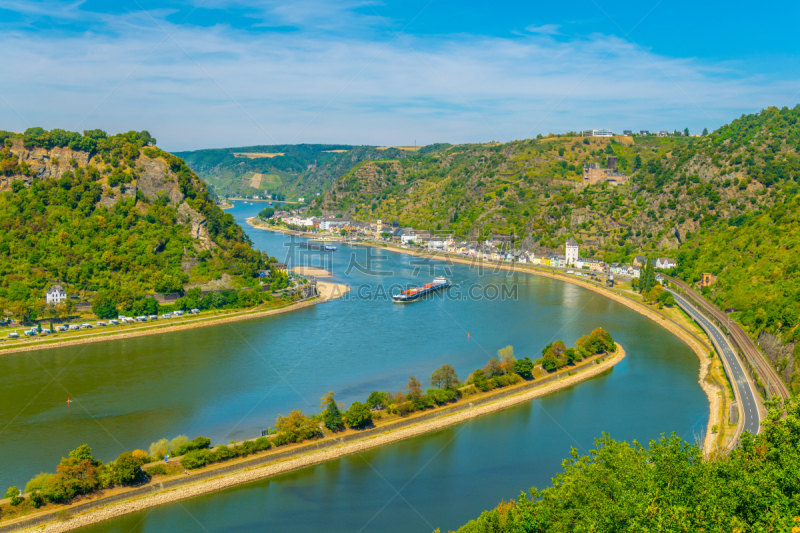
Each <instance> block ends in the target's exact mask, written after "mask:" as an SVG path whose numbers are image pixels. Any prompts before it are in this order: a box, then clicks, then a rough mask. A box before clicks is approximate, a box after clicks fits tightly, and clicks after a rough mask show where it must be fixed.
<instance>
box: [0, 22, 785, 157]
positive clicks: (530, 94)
mask: <svg viewBox="0 0 800 533" xmlns="http://www.w3.org/2000/svg"><path fill="white" fill-rule="evenodd" d="M152 14H153V16H154V17H156V16H157V17H158V22H159V24H160V25H161V27H162V28H163V29H164V30H165V31H166V32H168V33H169V32H172V33H171V39H166V40H165V38H166V35H165V33H164V32H162V31H161V30H160V29H159V28H158V27H156V26H155V25H154V24H153V23H152V21H150V20H149V17H148V16H146V15H145V14H143V13H133V14H128V15H125V16H119V17H109V16H107V15H104V16H103V20H104V21H105V24H107V27H106V28H104V29H105V30H107V31H105V32H104V33H86V34H82V35H78V36H63V35H61V36H59V35H54V34H51V35H46V34H36V35H31V34H27V33H21V32H13V31H11V32H6V33H4V34H3V36H2V37H0V43H2V47H3V50H4V59H3V69H4V72H6V73H11V74H10V75H7V76H4V77H3V78H2V79H0V95H2V97H3V98H4V99H5V100H6V101H7V102H8V103H9V104H10V105H11V106H13V108H15V109H16V110H17V111H18V112H19V114H20V115H21V116H22V117H24V119H25V120H22V119H20V118H19V117H18V116H17V114H16V113H15V112H14V111H12V110H11V109H10V108H9V107H8V106H6V104H5V103H4V102H3V101H2V100H0V129H11V130H17V131H18V130H22V129H24V128H26V127H27V126H28V124H30V125H36V126H42V127H45V128H55V127H60V128H65V129H90V128H96V127H100V128H103V129H106V130H107V131H109V132H117V131H127V130H130V129H147V130H149V131H150V132H151V133H152V134H153V135H154V136H155V137H157V138H158V139H159V144H160V145H161V146H162V147H164V148H165V149H170V150H183V149H194V148H202V147H214V146H216V147H220V146H241V145H248V144H272V143H287V142H336V143H353V144H410V143H413V142H414V141H415V140H416V141H417V142H418V143H420V144H426V143H432V142H468V141H489V140H499V141H504V140H512V139H521V138H526V137H532V136H535V135H536V134H537V133H545V134H546V133H547V132H549V131H553V132H561V131H568V130H580V129H584V128H591V127H608V128H612V129H617V130H622V129H650V130H658V129H674V128H680V129H683V127H686V126H688V127H689V128H690V129H691V130H693V131H699V130H702V128H703V127H708V128H709V129H711V128H714V127H717V126H719V125H721V124H723V123H725V122H729V121H730V120H731V119H733V118H734V117H738V116H739V115H740V114H741V113H742V112H751V111H754V110H757V109H759V108H761V107H765V106H768V105H779V106H780V105H785V104H787V100H788V99H789V98H791V97H792V95H793V94H794V93H795V91H796V90H797V89H796V88H797V86H798V84H797V82H796V80H774V79H762V78H750V77H744V76H742V75H740V74H737V72H736V70H735V69H734V68H733V67H735V65H733V66H732V65H715V64H708V63H702V62H699V61H696V60H693V59H670V58H666V57H660V56H657V55H654V54H652V53H650V52H647V51H644V50H642V49H640V48H638V47H637V46H635V45H634V44H631V43H629V42H627V41H624V40H621V39H618V38H615V37H608V36H605V35H592V36H589V37H585V38H578V39H572V40H570V41H568V42H556V41H554V40H553V39H551V38H550V37H549V36H548V35H547V34H543V33H542V32H541V31H540V32H538V33H533V34H530V35H527V36H525V37H516V38H497V37H485V36H472V35H455V36H429V37H425V36H406V35H400V36H398V37H394V38H393V34H390V35H389V36H388V37H386V38H385V39H383V40H372V39H367V38H365V37H361V36H358V35H357V33H356V32H355V31H353V32H351V35H343V34H338V33H337V34H336V35H332V34H331V33H320V32H317V31H314V29H313V27H312V28H305V27H303V28H300V29H298V31H295V32H290V33H277V32H275V33H269V32H261V33H258V32H252V31H248V32H245V31H237V30H234V29H231V28H229V27H227V26H224V25H217V26H213V27H206V28H198V27H188V26H175V25H174V24H171V23H169V22H166V21H165V20H164V18H163V17H164V16H165V13H152ZM292 16H293V17H297V18H298V20H299V19H301V18H302V17H303V16H311V15H301V14H297V13H295V14H293V15H292ZM286 17H288V15H286ZM265 20H266V19H265ZM281 20H284V19H283V18H281ZM547 26H552V25H544V26H540V27H539V28H540V29H541V28H544V27H547ZM173 39H174V42H173ZM159 43H161V44H159ZM176 43H177V44H176ZM123 80H124V81H123ZM793 104H794V102H791V103H789V105H793ZM95 108H96V109H95ZM87 115H88V118H87Z"/></svg>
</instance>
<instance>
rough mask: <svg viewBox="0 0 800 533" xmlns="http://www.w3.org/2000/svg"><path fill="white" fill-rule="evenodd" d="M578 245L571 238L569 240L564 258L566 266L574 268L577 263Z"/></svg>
mask: <svg viewBox="0 0 800 533" xmlns="http://www.w3.org/2000/svg"><path fill="white" fill-rule="evenodd" d="M578 252H579V249H578V243H577V242H576V241H575V239H573V238H572V237H570V238H569V240H568V241H567V244H566V250H565V254H564V255H565V257H566V263H567V266H575V263H577V261H578Z"/></svg>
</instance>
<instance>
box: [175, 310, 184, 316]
mask: <svg viewBox="0 0 800 533" xmlns="http://www.w3.org/2000/svg"><path fill="white" fill-rule="evenodd" d="M173 314H174V315H175V316H183V311H181V310H178V311H173Z"/></svg>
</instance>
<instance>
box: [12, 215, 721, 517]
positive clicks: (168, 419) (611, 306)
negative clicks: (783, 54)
mask: <svg viewBox="0 0 800 533" xmlns="http://www.w3.org/2000/svg"><path fill="white" fill-rule="evenodd" d="M259 207H260V206H258V205H253V206H250V205H242V204H241V203H237V204H236V207H235V208H234V209H232V210H231V211H230V212H232V213H233V214H234V216H236V218H237V220H239V222H240V223H242V224H243V223H244V219H245V218H246V217H247V216H252V215H253V214H254V213H255V212H256V211H257V210H258V209H259ZM243 225H244V224H243ZM244 227H245V229H246V230H247V231H248V233H249V234H250V235H251V236H252V238H253V240H254V243H255V245H256V246H257V247H259V248H261V249H264V250H266V251H268V252H269V253H270V254H271V255H275V256H277V257H278V258H279V259H281V260H283V259H284V258H285V254H286V250H287V247H285V246H284V244H285V242H286V240H287V238H286V237H285V236H284V235H280V234H274V233H270V232H265V231H259V230H254V229H252V228H250V227H249V226H246V225H244ZM351 252H353V253H355V254H356V255H355V259H356V261H357V263H358V265H357V267H353V268H350V271H349V272H348V265H349V263H350V261H349V260H350V253H351ZM379 252H380V251H379ZM367 253H369V252H368V251H367V250H366V249H364V248H354V249H351V248H350V247H348V246H340V247H339V251H337V252H335V253H334V254H328V256H329V257H331V258H332V263H331V264H330V265H314V266H330V267H331V269H332V270H333V273H334V275H333V278H332V280H333V281H336V282H344V283H348V284H350V285H351V286H353V287H354V291H353V293H351V294H352V295H353V296H354V297H353V298H346V299H342V300H338V301H335V302H331V303H327V304H323V305H319V306H315V307H313V308H309V309H303V310H300V311H298V312H294V313H288V314H285V315H280V316H276V317H267V318H264V319H257V320H253V321H248V322H241V323H235V324H226V325H220V326H210V327H208V328H202V329H198V330H192V331H190V332H177V333H174V334H173V333H171V334H164V335H157V336H153V337H145V338H142V339H130V340H125V341H119V342H115V343H102V344H97V345H86V346H81V347H75V348H74V349H72V348H70V349H60V350H50V351H46V352H34V353H31V354H17V355H16V356H13V357H6V358H3V359H2V360H0V376H2V377H0V382H2V385H3V387H2V391H3V392H2V393H0V394H1V395H2V397H3V402H2V404H0V421H2V422H3V426H5V427H6V429H5V430H3V434H2V435H3V438H2V439H0V449H2V450H3V452H5V453H4V456H5V457H14V458H15V459H18V461H14V462H11V461H8V462H7V463H8V464H4V465H3V467H2V471H1V472H0V477H2V480H0V484H1V483H5V486H7V485H9V484H11V483H15V484H20V483H23V482H24V481H25V480H26V479H28V478H30V477H31V476H32V475H34V474H36V473H38V472H39V471H41V470H49V471H52V470H53V468H54V465H55V464H56V462H57V461H58V459H59V458H60V457H61V455H64V454H65V453H66V452H67V451H68V450H69V449H72V448H74V447H76V446H77V445H79V444H81V443H84V442H88V443H89V444H90V445H91V446H92V447H93V448H94V449H95V453H96V456H97V457H99V458H101V459H104V460H108V459H110V458H113V457H115V456H116V455H117V454H118V453H119V452H120V451H122V449H123V448H128V449H130V448H135V447H146V446H147V445H148V444H149V443H150V442H151V441H154V440H157V439H158V438H160V437H164V436H167V437H172V436H175V435H177V434H181V433H183V434H187V435H189V436H190V437H191V436H194V435H196V434H204V435H207V436H210V437H211V438H212V439H213V440H214V442H227V441H228V440H231V439H235V438H249V437H253V436H255V435H257V434H259V432H260V430H261V429H264V428H266V427H267V426H269V425H271V424H272V422H273V421H274V419H275V416H276V415H277V414H279V413H283V414H286V413H288V411H289V410H290V409H292V408H302V409H304V410H306V411H314V410H316V409H317V404H318V403H319V397H320V396H321V395H322V394H324V393H325V392H327V391H328V390H334V391H336V393H337V399H339V400H340V401H343V402H345V403H348V404H349V403H350V402H352V401H354V400H357V399H361V400H363V398H364V397H366V395H367V394H368V393H369V392H370V391H371V390H373V389H389V390H400V389H401V388H402V387H403V386H404V384H405V382H406V380H407V378H408V376H409V375H411V374H414V375H417V376H418V377H420V378H426V377H427V376H428V375H429V374H430V372H431V371H432V370H433V369H434V368H436V367H438V366H440V365H441V364H443V363H451V364H453V365H454V366H455V368H456V370H457V371H458V372H459V374H460V375H461V376H462V377H466V375H467V373H468V372H469V371H470V370H472V369H474V368H477V367H479V366H482V365H483V364H484V363H485V361H486V360H487V359H488V358H489V357H490V356H491V355H494V354H495V352H496V351H497V349H498V348H501V347H503V346H505V345H507V344H511V345H513V346H514V347H515V351H516V355H517V356H518V357H524V356H525V355H528V356H531V357H537V356H538V352H539V351H540V350H541V348H542V347H543V346H544V345H545V344H547V343H548V342H550V341H552V340H554V339H563V340H564V341H566V342H567V343H572V342H574V341H575V340H576V339H577V338H578V337H579V336H580V335H582V334H584V333H586V332H588V331H589V330H591V329H593V328H594V327H597V326H601V327H604V328H606V329H608V330H609V331H610V332H611V333H612V335H614V337H615V339H616V340H617V341H618V342H620V343H621V344H623V345H624V346H625V348H626V350H627V352H628V357H627V358H626V359H625V360H624V361H623V362H622V363H620V364H619V365H618V366H617V367H616V368H614V369H613V371H611V372H609V373H608V374H606V375H603V376H600V377H597V378H594V379H592V380H590V381H588V382H585V383H582V384H580V385H578V386H576V387H573V388H570V389H566V390H564V391H561V392H558V393H555V394H553V395H551V396H548V397H546V398H542V399H540V400H535V401H533V402H530V403H527V404H524V405H522V406H519V407H516V408H513V409H509V410H507V411H504V412H501V413H497V414H493V415H490V416H487V417H483V418H481V419H477V420H473V421H470V422H468V423H465V424H461V425H459V426H456V427H453V428H449V429H445V430H442V431H439V432H436V433H432V434H429V435H425V436H422V437H417V438H414V439H411V440H407V441H403V442H400V443H396V444H393V445H389V446H386V447H384V448H381V449H377V450H372V451H370V452H365V453H362V454H360V455H355V456H350V457H345V458H342V459H339V460H336V461H333V462H331V463H327V464H325V465H320V466H316V467H312V468H308V469H305V470H302V471H298V472H295V473H292V474H288V475H284V476H280V477H279V478H274V479H271V480H266V481H260V482H255V483H252V484H249V485H244V486H242V487H237V488H235V489H229V490H227V491H223V492H221V493H216V494H213V495H210V496H203V497H200V498H196V499H192V500H188V501H184V502H181V504H176V505H170V506H165V507H162V508H157V509H153V510H149V511H145V512H143V513H138V514H134V515H130V516H127V517H123V518H120V519H116V520H113V521H110V522H107V523H104V524H100V525H98V526H95V527H93V528H91V529H92V530H97V531H101V530H102V531H129V530H131V529H137V530H142V531H194V530H200V529H201V528H200V527H199V526H198V522H199V523H200V524H202V525H203V527H204V528H206V529H207V530H209V531H218V530H219V531H233V530H240V529H242V530H248V529H260V528H263V527H267V526H269V527H276V528H278V529H285V530H290V531H305V530H308V531H311V530H318V529H319V526H320V524H322V523H324V524H325V525H326V526H325V529H326V530H334V531H337V530H338V531H351V530H359V529H360V528H361V527H362V526H365V525H366V526H367V527H366V528H365V529H364V530H365V531H367V530H374V531H379V530H380V531H385V530H388V531H408V530H419V531H430V530H431V529H432V528H430V527H429V526H430V525H433V526H434V527H442V528H443V529H445V528H448V527H450V528H454V527H456V526H457V525H459V524H461V523H463V522H464V521H466V520H467V519H469V518H470V517H472V516H474V514H475V512H476V510H477V509H483V508H487V507H491V506H493V505H495V504H496V503H497V502H498V501H499V500H500V499H501V498H506V499H507V498H515V497H517V496H518V494H519V491H520V490H524V489H527V488H529V487H530V486H532V485H537V486H539V487H544V486H547V485H549V483H550V477H552V475H554V474H555V473H556V472H557V471H558V470H559V469H560V463H561V460H562V459H563V458H565V457H566V456H567V454H568V453H569V449H570V447H571V446H575V447H576V448H578V449H579V450H580V451H582V452H585V451H586V450H587V449H588V448H589V447H591V445H592V442H593V439H594V438H597V437H599V436H600V435H601V432H603V431H607V432H609V433H611V435H612V436H613V437H615V438H618V439H627V440H632V439H634V438H635V439H639V440H642V441H646V440H648V439H651V438H656V437H657V436H658V435H659V434H660V433H663V432H671V431H676V432H678V434H679V435H681V436H683V437H684V438H686V439H688V440H694V434H695V433H699V432H700V431H702V429H703V427H704V426H705V423H706V421H707V417H708V404H707V401H706V398H705V395H704V393H703V392H702V390H701V389H700V387H699V385H698V384H697V372H698V360H697V357H696V356H695V355H694V354H693V353H692V352H691V350H690V349H689V348H688V347H687V346H685V345H684V344H683V343H682V342H681V341H679V340H678V339H676V338H675V337H673V336H672V335H671V334H669V333H668V332H667V331H666V330H664V329H663V328H661V327H659V326H657V325H656V324H654V323H653V322H651V321H650V320H648V319H646V318H645V317H643V316H641V315H639V314H638V313H635V312H634V311H632V310H630V309H628V308H626V307H624V306H622V305H620V304H618V303H616V302H613V301H611V300H608V299H607V298H604V297H602V296H601V295H598V294H595V293H593V292H591V291H588V290H585V289H582V288H580V287H576V286H574V285H569V284H566V283H563V282H558V281H555V280H549V279H547V278H541V277H536V276H529V275H525V274H511V275H510V276H508V275H506V273H505V272H498V273H491V272H485V273H484V274H483V275H482V276H479V275H478V273H477V272H475V271H471V270H470V268H469V267H468V266H466V265H452V266H451V272H450V273H449V274H446V273H445V272H441V271H439V270H436V269H434V270H436V271H435V275H440V274H445V275H448V277H449V278H450V279H451V280H453V281H454V283H457V284H459V285H460V286H469V285H471V284H473V283H480V284H482V286H487V285H491V284H494V285H503V284H505V285H507V286H514V285H516V287H517V290H518V293H517V298H516V299H506V300H503V301H501V300H499V299H494V300H489V299H481V300H473V299H466V300H463V301H454V300H447V299H434V300H431V301H426V302H419V303H416V304H412V305H408V306H400V305H393V304H391V303H390V302H388V301H386V300H385V299H383V298H381V297H380V296H379V297H377V298H366V296H367V295H372V296H375V295H376V294H377V293H378V292H379V291H378V287H382V286H385V285H386V284H394V283H400V284H404V283H408V282H412V281H415V282H417V283H423V282H426V281H429V280H430V278H432V277H433V275H434V272H433V271H429V269H430V265H429V264H428V263H420V262H419V260H418V259H415V258H412V257H409V256H406V255H402V254H395V253H387V252H382V255H383V256H384V258H382V259H376V260H373V261H368V260H367ZM366 267H371V269H372V271H373V273H374V274H375V275H370V274H368V273H365V272H363V270H364V268H366ZM415 270H419V271H418V272H416V273H415ZM389 273H392V274H393V275H389ZM358 287H363V288H364V289H362V291H361V296H364V297H363V298H358V296H359V292H358V290H356V289H357V288H358ZM467 333H469V336H467ZM54 378H55V379H54ZM23 391H24V392H23ZM30 391H34V392H30ZM39 391H41V392H39ZM37 392H39V394H38V395H36V393H37ZM68 395H69V396H71V397H73V398H75V399H76V402H75V403H73V404H71V405H69V406H68V405H67V404H66V402H65V400H66V397H67V396H68ZM62 396H63V399H62V398H61V397H62ZM0 429H2V427H0ZM43 436H46V437H43ZM33 441H35V442H37V447H36V449H37V454H36V455H35V456H34V455H33V454H32V453H30V452H29V451H28V450H29V449H30V447H29V446H26V443H30V442H33ZM395 489H396V490H397V491H400V494H401V495H400V496H397V494H396V493H395ZM401 489H402V490H401ZM392 496H394V499H391V498H392ZM384 505H385V508H384ZM382 508H383V510H381V509H382ZM379 511H380V512H379ZM187 512H188V513H191V515H192V517H194V519H193V518H192V517H190V516H189V514H187ZM195 519H196V520H197V522H195ZM137 524H138V525H137Z"/></svg>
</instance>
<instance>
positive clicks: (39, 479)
mask: <svg viewBox="0 0 800 533" xmlns="http://www.w3.org/2000/svg"><path fill="white" fill-rule="evenodd" d="M54 477H55V474H49V473H47V472H42V473H41V474H39V475H38V476H36V477H34V478H33V479H31V480H30V481H28V483H27V484H26V485H25V492H34V491H37V490H44V488H45V487H46V486H47V484H48V483H49V482H50V480H51V479H53V478H54Z"/></svg>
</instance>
